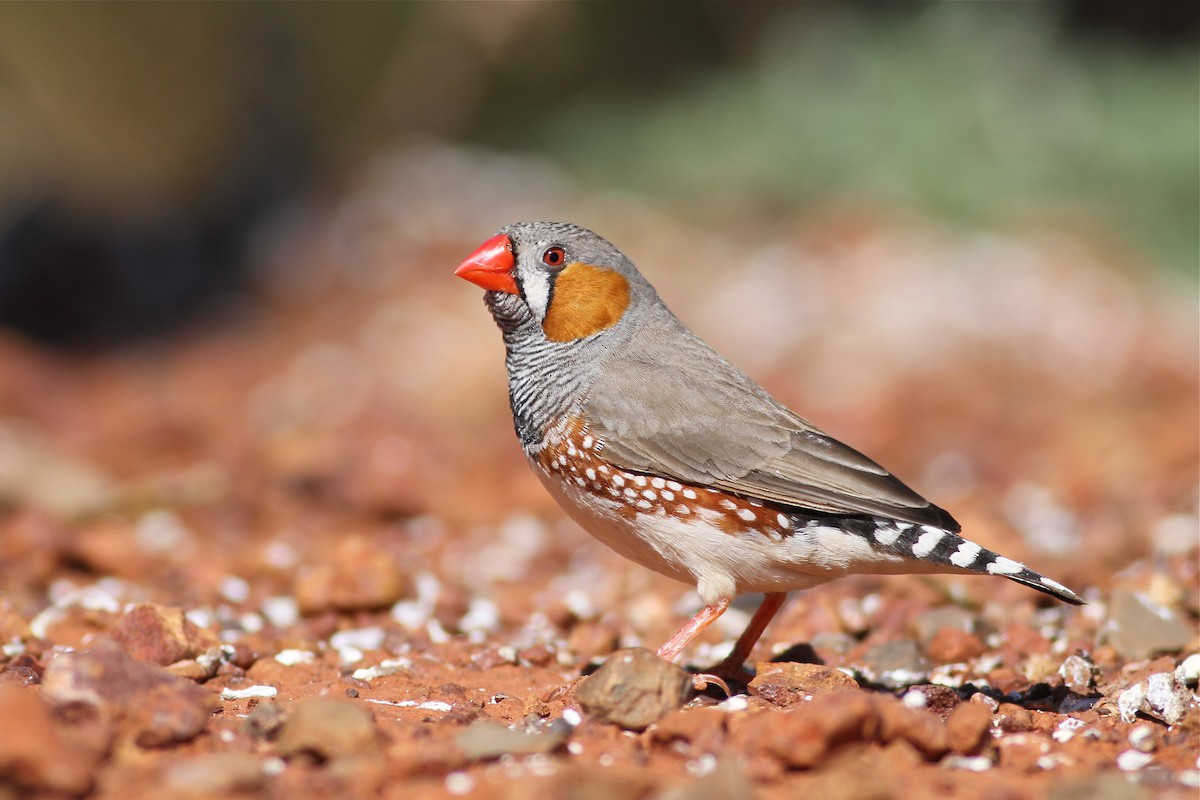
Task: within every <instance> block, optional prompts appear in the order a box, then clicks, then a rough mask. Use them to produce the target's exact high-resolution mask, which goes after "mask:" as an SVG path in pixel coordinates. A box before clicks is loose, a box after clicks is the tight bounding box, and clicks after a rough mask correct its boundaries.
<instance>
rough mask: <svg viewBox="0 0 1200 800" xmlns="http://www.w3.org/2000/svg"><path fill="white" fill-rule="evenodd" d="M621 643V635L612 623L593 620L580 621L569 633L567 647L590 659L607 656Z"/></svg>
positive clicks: (583, 657)
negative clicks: (607, 623)
mask: <svg viewBox="0 0 1200 800" xmlns="http://www.w3.org/2000/svg"><path fill="white" fill-rule="evenodd" d="M620 643H621V637H620V635H619V634H618V633H617V631H616V630H614V629H613V627H612V626H611V625H606V624H604V623H603V622H597V621H593V620H585V621H583V622H580V623H578V624H577V625H575V627H573V628H571V632H570V633H569V634H568V635H567V649H568V650H570V651H571V652H572V653H575V654H577V655H578V656H579V657H580V658H582V659H585V660H588V661H590V660H591V659H593V658H598V657H600V656H607V655H608V654H609V653H612V652H613V651H614V650H616V649H617V648H618V647H619V646H620Z"/></svg>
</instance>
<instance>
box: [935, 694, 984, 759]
mask: <svg viewBox="0 0 1200 800" xmlns="http://www.w3.org/2000/svg"><path fill="white" fill-rule="evenodd" d="M991 730H992V712H991V709H989V708H988V707H987V706H985V705H982V704H980V703H960V704H959V705H957V706H956V707H955V708H954V710H953V711H951V712H950V716H949V717H948V718H947V719H946V744H947V745H949V747H950V749H951V750H953V751H954V752H955V753H959V754H961V755H972V754H974V753H978V752H979V751H981V750H982V749H983V748H984V746H985V745H986V744H987V743H988V742H989V741H990V740H991V736H990V734H991Z"/></svg>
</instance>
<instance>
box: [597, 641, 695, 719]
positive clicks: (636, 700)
mask: <svg viewBox="0 0 1200 800" xmlns="http://www.w3.org/2000/svg"><path fill="white" fill-rule="evenodd" d="M691 694H692V676H691V675H689V674H688V673H687V672H685V671H683V670H682V669H680V668H679V667H677V666H675V665H674V664H668V663H667V662H666V661H663V660H662V659H661V658H659V657H658V656H656V655H654V653H651V652H650V651H649V650H645V649H642V648H635V649H631V650H618V651H617V652H615V653H613V654H612V655H611V656H609V657H608V660H607V661H605V662H604V665H603V666H601V667H600V669H598V670H596V672H595V674H593V675H591V676H589V677H588V678H587V679H586V680H584V681H583V682H582V683H580V684H579V687H578V688H577V689H576V690H575V699H576V700H578V701H579V704H580V705H581V706H583V709H584V711H586V712H587V713H589V714H591V715H592V716H593V717H595V718H596V719H598V720H600V721H601V722H611V723H614V724H616V725H620V726H621V727H622V728H626V729H628V730H633V731H640V730H644V729H645V728H647V727H648V726H649V725H651V724H652V723H654V722H657V721H658V720H660V719H662V718H663V717H664V716H666V715H667V714H668V713H670V712H671V711H674V710H675V709H677V708H679V707H680V706H682V705H683V704H684V703H686V702H687V701H688V698H689V697H691Z"/></svg>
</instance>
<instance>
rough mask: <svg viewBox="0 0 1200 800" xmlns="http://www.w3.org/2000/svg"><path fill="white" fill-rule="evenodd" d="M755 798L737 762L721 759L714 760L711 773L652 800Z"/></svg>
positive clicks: (749, 782)
mask: <svg viewBox="0 0 1200 800" xmlns="http://www.w3.org/2000/svg"><path fill="white" fill-rule="evenodd" d="M710 758H711V756H710ZM757 796H758V795H757V793H756V792H755V791H754V784H753V783H752V782H751V781H750V778H749V777H747V775H746V773H745V772H744V771H743V770H742V768H741V767H740V766H739V765H738V762H737V761H736V760H735V759H732V758H726V757H722V758H717V759H716V766H715V767H714V768H713V770H712V772H709V773H708V774H707V775H700V776H699V777H696V778H693V779H692V780H690V781H687V782H686V783H682V784H680V785H678V786H674V787H672V788H670V789H668V790H667V791H665V792H662V793H661V794H657V795H655V796H654V800H754V798H755V797H757Z"/></svg>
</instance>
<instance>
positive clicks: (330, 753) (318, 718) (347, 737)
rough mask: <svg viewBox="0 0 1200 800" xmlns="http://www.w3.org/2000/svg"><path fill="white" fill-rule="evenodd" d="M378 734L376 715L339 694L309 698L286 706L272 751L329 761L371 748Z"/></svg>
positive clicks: (376, 741) (375, 742)
mask: <svg viewBox="0 0 1200 800" xmlns="http://www.w3.org/2000/svg"><path fill="white" fill-rule="evenodd" d="M378 736H379V734H378V732H377V731H376V729H375V718H374V717H373V716H372V715H371V712H369V711H367V710H366V709H364V708H363V707H362V706H360V705H358V704H357V703H354V702H352V701H350V700H344V699H342V698H339V697H309V698H305V699H304V700H300V701H298V702H296V703H295V704H294V705H292V706H291V707H290V708H289V709H288V715H287V719H286V720H285V721H284V723H283V727H282V728H281V729H280V731H279V736H278V738H276V740H275V752H276V753H278V754H279V755H281V756H297V755H312V756H316V757H317V758H318V759H321V760H332V759H336V758H342V757H348V756H354V755H359V754H361V753H363V752H366V751H370V750H374V749H375V748H376V746H377V745H378Z"/></svg>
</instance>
